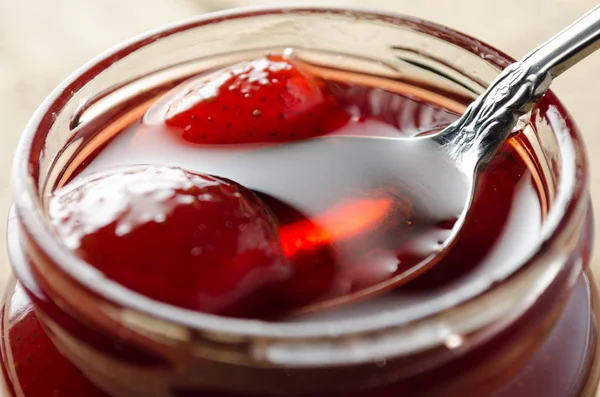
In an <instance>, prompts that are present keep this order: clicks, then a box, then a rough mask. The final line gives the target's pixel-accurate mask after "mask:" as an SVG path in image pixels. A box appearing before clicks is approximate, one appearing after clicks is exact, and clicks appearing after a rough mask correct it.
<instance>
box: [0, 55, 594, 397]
mask: <svg viewBox="0 0 600 397" xmlns="http://www.w3.org/2000/svg"><path fill="white" fill-rule="evenodd" d="M307 70H308V69H306V68H304V67H303V66H302V65H300V64H298V63H297V62H295V61H292V60H289V59H287V58H284V57H279V56H268V57H263V58H259V59H256V60H252V61H248V62H243V63H240V64H237V65H234V66H231V67H229V68H226V69H224V70H221V71H217V72H213V73H211V74H207V75H202V76H199V77H197V78H194V79H192V80H189V81H187V82H185V83H183V84H182V85H180V86H178V87H176V88H175V89H173V90H171V91H170V92H168V93H167V94H166V95H165V96H162V97H159V98H157V100H156V101H155V103H154V104H153V105H152V106H151V107H150V109H149V110H148V111H147V113H146V114H145V115H144V116H143V117H139V118H138V119H137V120H136V121H135V122H133V123H129V125H128V126H127V127H126V128H125V129H123V130H122V131H121V132H120V133H119V134H118V135H116V136H115V137H114V138H113V139H112V140H111V141H109V142H107V143H106V144H104V145H102V147H101V148H100V150H98V151H97V152H95V153H94V154H93V156H91V157H90V158H89V159H86V161H84V163H83V166H82V167H80V168H79V173H78V175H76V176H75V178H72V179H71V181H70V182H69V183H67V184H66V186H65V187H63V188H62V189H60V190H59V191H58V192H57V193H56V194H55V196H54V197H53V198H52V200H51V204H50V212H49V214H50V218H51V221H52V223H53V225H54V227H55V230H56V233H57V236H58V237H59V238H60V239H61V240H62V241H63V242H64V244H66V245H67V247H69V248H71V249H72V250H73V251H74V252H75V253H76V254H77V255H79V256H80V257H81V258H82V259H84V260H85V261H87V262H88V263H89V264H91V265H92V266H94V267H96V268H97V269H98V270H99V271H100V272H102V273H104V274H105V275H106V276H107V277H109V278H111V279H113V280H115V281H117V282H119V283H121V284H122V285H124V286H126V287H128V288H130V289H132V290H135V291H137V292H139V293H142V294H145V295H147V296H149V297H151V298H154V299H157V300H160V301H164V302H167V303H171V304H174V305H178V306H181V307H185V308H190V309H194V310H198V311H204V312H210V313H216V314H222V315H228V316H239V317H269V318H270V317H277V316H279V315H284V314H285V313H287V312H288V311H290V310H293V309H295V308H298V307H302V306H303V305H305V304H308V303H311V302H318V301H320V300H323V299H327V298H331V297H339V296H344V295H346V294H350V293H352V292H355V291H359V290H361V289H364V288H367V287H369V286H372V285H374V284H377V283H379V282H381V281H385V280H388V279H389V278H390V277H393V276H394V275H396V274H398V273H399V272H402V271H405V270H407V269H410V268H411V266H414V265H415V264H416V263H418V262H419V261H420V260H421V259H423V258H425V257H427V256H429V255H431V254H435V253H436V252H438V250H439V247H440V245H441V244H442V243H443V242H444V240H445V239H446V238H447V236H448V235H449V232H450V229H451V227H452V226H453V224H454V222H455V221H456V217H457V216H458V215H459V214H458V213H453V212H452V211H450V210H448V209H445V208H428V207H427V205H426V204H427V202H426V200H420V198H422V197H424V193H426V192H419V191H416V192H415V191H406V190H405V189H403V186H401V185H399V184H398V181H397V179H395V175H396V174H397V173H398V172H400V171H401V172H408V171H410V170H398V169H397V167H395V165H396V163H395V162H394V156H393V150H390V149H389V147H390V144H389V142H390V140H389V139H386V138H393V137H397V136H403V137H406V136H408V137H410V136H416V135H420V134H424V133H428V132H433V131H437V130H439V129H441V128H443V127H444V126H446V125H448V124H449V123H451V122H452V121H454V120H455V119H456V117H457V115H456V114H455V113H453V112H450V111H448V110H446V109H444V108H441V107H439V106H437V105H436V104H433V103H426V102H423V101H421V100H418V99H415V98H412V97H410V96H405V95H401V94H398V93H393V92H389V91H384V90H382V89H378V88H372V87H368V86H363V85H360V84H343V83H340V82H333V81H328V80H324V79H321V78H319V77H316V76H314V75H312V74H310V73H309V72H308V71H307ZM522 144H523V143H522V142H521V141H519V140H518V139H515V138H513V139H512V140H511V141H509V142H508V143H507V144H506V145H504V147H503V148H502V149H501V150H500V151H499V153H498V154H497V155H496V156H495V158H494V159H493V161H492V162H491V163H490V164H489V165H488V166H487V168H486V170H485V171H484V173H483V176H482V180H481V185H480V189H479V190H478V191H477V193H476V197H475V201H474V204H473V208H472V216H471V218H470V221H469V222H468V223H467V224H466V226H465V228H464V230H463V232H462V233H461V235H460V237H459V238H458V240H457V242H456V245H455V247H454V249H453V250H452V251H451V252H450V254H449V255H447V256H445V257H444V258H443V259H442V260H441V261H440V262H439V263H437V264H436V266H435V267H434V268H433V269H431V270H430V271H427V272H425V273H423V274H420V275H419V276H418V277H416V278H415V279H414V280H412V281H410V282H409V283H408V284H406V285H403V286H402V287H401V288H399V289H398V290H395V291H391V292H389V293H388V294H386V295H385V296H381V297H379V298H376V299H374V300H373V302H375V304H376V305H377V304H381V305H383V306H381V307H375V306H372V305H371V306H369V305H370V304H371V303H372V302H371V303H369V302H367V303H366V306H364V305H363V306H362V308H363V309H364V307H366V308H367V310H385V308H386V306H385V305H386V300H391V301H392V302H393V304H394V305H395V306H396V305H397V304H398V302H400V304H404V305H410V302H411V299H414V297H415V296H416V297H419V296H420V295H419V294H429V293H438V292H440V293H443V292H444V291H446V290H449V289H452V288H457V287H460V286H461V283H463V282H465V280H469V279H470V278H472V277H474V275H477V274H482V273H485V274H488V273H490V274H491V273H493V272H494V271H498V269H501V268H502V267H503V266H505V264H506V263H513V262H514V263H519V261H520V260H522V259H523V258H522V256H523V253H524V252H528V248H529V247H530V246H531V244H532V243H533V241H535V239H536V237H537V236H538V234H539V227H540V225H541V217H542V210H541V206H540V202H539V197H538V192H537V188H536V187H535V186H534V183H533V180H532V175H531V173H530V171H529V169H528V168H527V166H526V164H525V162H524V160H523V159H522V158H521V157H520V155H519V151H518V147H519V145H522ZM140 164H154V165H144V166H140ZM422 165H423V167H427V164H425V163H424V164H422ZM448 194H449V195H451V194H452V192H449V193H448ZM588 237H589V236H588ZM499 277H500V276H499ZM36 303H37V304H38V305H39V307H41V308H42V309H41V310H42V311H43V312H45V313H46V314H48V313H51V312H54V311H56V310H57V307H56V305H54V303H52V302H50V301H49V299H48V298H47V297H39V296H38V297H37V298H36ZM554 303H555V302H553V303H552V304H554ZM361 305H362V303H361ZM359 306H360V305H358V306H357V307H356V309H358V310H362V309H361V307H359ZM348 309H349V310H354V309H355V308H353V307H349V308H348ZM547 309H548V308H545V309H544V308H542V307H540V308H537V309H536V310H537V311H534V312H533V313H546V311H547ZM329 314H331V313H323V315H324V316H327V315H329ZM339 314H340V313H339V312H335V311H334V312H333V315H334V316H335V315H339ZM320 315H321V314H319V313H317V315H316V316H315V317H313V318H312V319H311V321H319V316H320ZM4 316H5V319H4V322H3V324H4V339H3V360H4V363H5V367H4V371H5V377H7V379H8V381H9V383H10V384H11V386H12V388H13V392H14V394H15V395H16V396H19V397H20V396H24V397H35V396H69V397H70V396H73V397H75V396H92V397H93V396H102V395H105V394H104V393H103V392H100V391H99V389H98V388H96V386H92V385H91V383H90V382H89V381H87V380H86V378H85V376H83V375H82V374H81V373H80V372H79V371H78V370H77V369H75V368H74V367H73V366H72V365H71V364H70V363H69V362H68V361H66V359H64V358H63V357H62V356H61V355H60V353H59V352H58V351H57V350H56V348H55V347H54V345H53V344H52V343H51V341H50V339H49V338H48V335H52V334H51V332H49V331H48V330H46V331H45V330H44V329H42V327H41V326H40V323H39V322H38V318H37V316H36V313H35V312H34V311H32V309H31V302H30V301H29V300H28V298H27V297H26V296H25V295H24V293H23V291H22V289H21V287H20V286H19V285H17V287H16V290H15V291H13V295H12V296H11V297H10V299H9V304H8V305H7V306H5V310H4ZM540 316H541V314H540ZM593 316H594V315H593V312H592V307H591V292H590V288H589V286H588V284H587V279H586V276H583V277H582V278H581V279H580V281H579V284H578V287H577V289H576V292H575V293H574V294H573V296H572V297H571V298H570V301H569V303H568V305H567V309H566V310H565V312H564V313H563V314H562V316H561V318H560V320H559V322H558V323H557V325H555V326H554V328H553V329H552V331H551V332H550V336H549V337H548V339H546V340H544V341H540V343H542V342H543V343H542V344H541V345H540V346H536V347H538V349H537V350H536V351H535V352H532V353H531V355H529V356H527V358H526V359H523V360H522V362H520V364H519V365H515V366H514V367H510V368H508V369H507V370H506V371H504V372H503V374H502V377H503V379H499V378H498V377H499V375H497V377H496V379H495V380H490V381H489V382H486V383H485V385H479V386H481V387H482V388H481V389H477V390H476V391H474V393H475V394H474V396H477V397H479V396H484V395H486V396H487V395H492V396H494V397H530V396H533V395H540V396H541V395H543V396H544V397H565V396H571V395H573V396H578V395H579V394H577V393H579V391H580V390H581V388H582V387H583V383H585V379H586V377H587V373H588V372H589V368H590V360H591V359H590V354H591V353H590V351H591V349H592V348H591V346H595V337H594V336H593V335H595V325H594V322H593ZM538 317H539V316H538ZM531 318H535V320H532V319H531ZM531 318H528V319H524V320H523V321H522V322H520V323H518V324H515V325H514V326H513V327H511V328H510V329H509V330H507V331H506V332H505V333H504V334H502V335H501V336H499V337H498V338H494V339H493V340H492V341H490V342H489V343H488V344H486V345H484V346H481V347H480V348H479V349H476V350H475V351H474V352H472V353H471V354H468V355H466V356H465V357H461V358H460V359H457V360H456V362H452V363H450V364H449V365H445V366H442V367H441V368H437V369H434V370H432V372H431V373H429V372H427V373H425V374H424V376H422V377H415V379H411V380H409V381H408V382H403V381H402V382H401V381H398V382H394V381H390V384H389V385H387V386H385V387H377V388H374V389H369V390H365V391H357V392H356V393H354V392H353V393H348V392H347V391H346V392H343V393H337V394H333V395H336V396H341V397H344V396H348V397H370V396H381V397H387V396H389V397H392V396H399V395H414V396H431V395H439V396H442V397H459V396H461V395H464V394H456V393H454V392H452V391H448V392H443V391H440V390H436V391H435V392H432V390H435V389H436V386H435V383H436V382H437V380H439V382H440V384H442V382H446V381H448V380H451V379H453V378H456V379H458V378H460V377H461V376H463V375H464V374H469V373H471V372H472V371H478V370H481V369H485V368H487V365H489V364H490V362H491V361H493V359H492V358H491V357H495V356H496V355H502V354H503V352H504V351H508V349H509V348H510V346H512V345H513V344H515V343H518V341H519V340H520V339H519V338H521V339H522V338H525V336H526V335H527V333H528V332H532V330H533V329H535V328H536V327H539V326H541V325H540V324H541V320H540V321H538V320H539V319H538V318H537V317H536V316H535V315H533V314H532V317H531ZM55 321H56V320H55ZM65 323H68V324H70V325H69V327H68V328H69V329H70V332H71V333H72V334H73V335H79V336H77V337H78V338H81V340H83V341H84V342H83V343H85V344H87V345H91V346H93V347H94V348H96V349H97V350H98V351H100V352H102V354H108V355H109V356H111V357H113V358H116V359H117V360H120V361H122V362H124V363H127V365H129V363H131V365H132V367H135V368H139V366H144V365H146V366H148V368H150V369H149V370H154V369H153V368H154V367H153V366H156V367H157V368H159V369H162V368H163V367H162V366H163V365H164V363H161V362H158V363H157V362H155V361H153V359H152V358H147V357H145V356H143V355H142V356H141V358H139V357H138V355H137V353H135V354H133V353H131V354H130V353H129V352H127V353H123V351H122V350H121V349H120V348H116V347H115V346H113V345H114V344H113V343H112V342H111V341H108V342H107V341H106V340H105V339H103V338H104V337H103V336H99V337H97V338H92V337H89V335H88V333H92V334H93V333H94V332H95V331H92V330H91V329H88V328H86V325H85V324H82V323H79V322H77V321H75V320H73V319H69V320H65ZM63 326H64V324H63ZM566 339H569V340H570V341H572V344H571V345H567V344H564V343H563V342H564V340H566ZM569 346H571V347H569ZM125 350H127V349H125ZM549 357H551V359H549ZM490 360H491V361H490ZM490 368H491V369H490V371H493V370H494V368H492V367H490ZM575 369H576V370H575ZM565 371H566V372H565ZM567 372H568V373H567ZM40 374H41V375H40ZM115 376H117V377H118V376H120V377H123V378H125V379H126V376H127V375H126V373H125V374H119V375H115ZM290 376H293V372H290ZM431 379H436V382H432V381H431ZM542 379H543V381H541V382H540V380H542ZM101 386H102V385H101ZM541 388H543V390H544V393H543V394H536V393H537V391H536V390H538V391H539V390H542V389H541ZM172 392H173V395H176V396H193V397H196V396H198V397H201V396H211V397H226V396H236V395H240V394H235V393H233V394H232V393H230V392H218V391H212V390H180V389H177V390H175V389H173V390H172ZM407 393H408V394H407ZM432 393H434V394H432ZM274 395H278V394H277V393H275V394H274ZM313 395H314V396H315V397H319V396H325V394H318V395H317V394H311V396H313ZM328 395H329V394H328Z"/></svg>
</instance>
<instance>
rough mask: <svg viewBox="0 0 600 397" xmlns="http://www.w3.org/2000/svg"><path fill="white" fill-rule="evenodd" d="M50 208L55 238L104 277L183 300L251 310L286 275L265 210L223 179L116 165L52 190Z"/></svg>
mask: <svg viewBox="0 0 600 397" xmlns="http://www.w3.org/2000/svg"><path fill="white" fill-rule="evenodd" d="M49 215H50V219H51V222H52V225H53V226H54V229H55V230H56V233H57V235H58V236H59V237H60V239H61V240H62V241H63V243H64V244H65V245H66V246H67V247H68V248H70V249H72V250H73V251H74V252H76V253H77V254H78V255H79V256H80V257H81V258H82V259H84V260H85V261H86V262H88V263H89V264H91V265H92V266H94V267H96V268H98V269H99V270H100V271H102V272H103V273H104V274H105V275H106V276H107V277H108V278H110V279H112V280H114V281H116V282H118V283H120V284H122V285H124V286H125V287H128V288H130V289H132V290H135V291H137V292H139V293H142V294H144V295H146V296H148V297H150V298H153V299H156V300H159V301H163V302H166V303H170V304H173V305H177V306H180V307H183V308H188V309H193V310H198V311H202V312H208V313H214V314H222V315H229V316H238V317H254V316H260V315H261V314H262V311H264V310H268V309H269V307H270V304H269V301H270V300H272V299H273V296H274V295H273V294H274V293H275V292H274V291H275V288H274V286H275V285H276V284H280V283H281V282H285V281H286V280H288V279H289V278H290V277H292V275H293V271H292V270H293V269H292V265H291V264H290V262H289V261H288V260H287V258H286V257H285V255H284V254H283V250H282V248H281V244H280V242H279V238H278V231H277V223H276V221H275V220H274V218H273V217H272V215H271V213H270V212H269V210H268V209H267V208H266V207H265V206H264V205H263V204H262V202H261V201H260V200H259V199H258V198H257V197H256V196H255V195H254V194H253V193H252V192H251V191H249V190H248V189H245V188H244V187H242V186H240V185H239V184H236V183H234V182H232V181H229V180H224V179H219V178H216V177H212V176H208V175H201V174H195V173H190V172H187V171H184V170H182V169H179V168H170V167H163V166H130V167H124V168H117V169H112V170H110V171H109V172H106V173H103V174H100V175H95V176H92V177H91V178H90V177H87V178H83V181H82V183H72V184H70V185H69V187H67V188H64V189H62V190H60V191H58V192H57V193H56V194H55V195H54V196H53V197H52V199H51V202H50V205H49Z"/></svg>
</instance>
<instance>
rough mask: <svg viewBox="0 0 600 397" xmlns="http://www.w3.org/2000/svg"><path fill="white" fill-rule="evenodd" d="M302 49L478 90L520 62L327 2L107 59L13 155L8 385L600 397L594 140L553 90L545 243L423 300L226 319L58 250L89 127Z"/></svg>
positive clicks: (194, 26) (44, 109) (185, 30)
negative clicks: (590, 156) (262, 57)
mask: <svg viewBox="0 0 600 397" xmlns="http://www.w3.org/2000/svg"><path fill="white" fill-rule="evenodd" d="M287 47H293V48H294V49H296V50H297V51H300V52H302V51H306V54H305V56H307V57H312V59H311V60H312V61H313V62H315V63H321V64H330V65H331V64H333V65H336V66H337V67H338V68H343V69H348V70H354V71H357V72H361V73H367V74H369V75H370V76H372V77H373V78H374V79H377V78H379V79H380V80H378V81H381V82H384V81H385V80H386V79H388V80H389V79H394V80H395V81H398V82H404V83H406V84H410V85H412V86H415V87H421V88H426V91H427V92H434V93H435V92H437V93H443V95H442V97H444V98H463V99H465V100H467V101H468V100H470V99H473V98H475V97H476V96H477V95H478V94H479V93H481V92H482V91H483V90H484V88H485V86H486V85H487V84H489V83H490V82H491V81H492V80H493V78H494V77H495V76H496V75H497V74H498V72H499V70H501V69H502V68H504V67H505V66H506V65H508V64H509V63H510V62H512V60H511V59H510V58H509V57H508V56H506V55H504V54H503V53H501V52H500V51H498V50H495V49H494V48H492V47H490V46H488V45H486V44H484V43H481V42H480V41H478V40H476V39H474V38H471V37H468V36H466V35H463V34H461V33H458V32H456V31H453V30H451V29H448V28H446V27H442V26H439V25H436V24H433V23H430V22H426V21H423V20H420V19H416V18H411V17H406V16H401V15H394V14H385V13H371V12H365V11H355V10H344V9H319V8H277V9H273V8H254V9H247V10H241V11H240V10H237V11H227V12H222V13H216V14H211V15H203V16H200V17H196V18H193V19H191V20H189V21H185V22H182V23H179V24H176V25H172V26H168V27H164V28H161V29H159V30H156V31H153V32H149V33H147V34H145V35H142V36H140V37H136V38H134V39H132V40H130V41H128V42H126V43H124V44H123V45H121V46H119V47H117V48H114V49H112V50H110V51H108V52H107V53H105V54H103V55H101V56H99V57H98V58H96V59H94V60H92V61H91V62H90V63H88V64H86V65H85V66H83V67H82V68H80V69H79V70H77V71H76V72H75V73H74V74H73V75H71V76H70V77H69V78H68V79H67V80H66V81H65V82H63V83H62V84H61V85H60V86H59V87H58V88H57V89H56V90H55V91H54V92H53V93H52V94H51V95H50V96H49V97H48V99H46V101H45V102H44V103H43V104H42V105H41V107H40V108H39V109H38V110H37V111H36V113H35V114H34V115H33V117H32V119H31V121H30V122H29V124H28V126H27V127H26V130H25V132H24V135H23V138H22V140H21V143H20V146H19V149H18V151H17V153H16V158H15V163H14V164H15V167H14V175H13V188H14V208H13V211H12V212H11V216H10V219H9V225H8V228H9V242H8V243H9V251H10V259H11V263H12V266H13V268H14V271H15V274H16V279H15V280H13V281H12V282H11V283H10V285H9V287H8V292H7V295H6V301H5V304H4V306H3V311H2V316H3V320H4V321H3V322H2V345H1V347H2V363H3V373H4V379H5V381H6V382H5V383H6V386H7V389H9V390H10V392H12V394H13V395H15V396H19V397H20V396H25V397H33V396H50V395H60V396H82V395H85V396H104V395H110V396H116V397H130V396H143V397H146V396H148V397H150V396H153V397H167V396H169V397H171V396H215V397H218V396H246V395H248V396H252V395H253V396H264V395H307V396H329V395H336V396H348V397H351V396H356V397H368V396H381V397H383V396H399V395H406V396H408V395H410V396H440V397H455V396H465V395H469V396H496V397H505V396H510V397H520V396H544V397H569V396H573V397H581V396H592V395H594V393H595V389H596V386H597V384H598V380H599V374H600V372H599V370H598V363H597V358H596V357H597V355H596V353H597V349H598V346H597V324H596V314H597V310H598V306H597V287H596V285H595V283H594V280H593V277H592V275H591V274H590V271H589V268H588V263H589V255H590V248H591V243H590V242H591V239H592V225H593V221H592V213H591V209H590V199H589V194H588V190H587V183H588V175H587V172H588V171H587V168H586V158H585V152H584V148H583V144H582V142H581V138H580V135H579V132H578V131H577V128H576V127H575V125H574V124H573V121H572V119H571V118H570V117H569V115H568V113H567V112H566V110H565V109H564V107H563V106H562V105H561V104H560V102H559V101H558V100H557V99H556V97H555V96H554V94H553V93H552V92H549V93H548V94H547V95H545V97H544V98H543V99H542V101H541V102H540V104H539V105H538V106H537V107H536V109H535V110H534V111H533V112H532V113H531V115H530V118H529V121H528V122H527V120H525V123H524V124H523V125H524V128H523V130H522V131H523V132H522V133H521V136H522V139H523V141H524V142H526V143H527V144H526V145H524V146H522V151H523V153H522V154H523V157H524V158H527V159H529V163H528V165H529V167H530V168H531V169H532V170H534V171H535V175H536V180H537V182H538V185H539V187H540V201H541V204H542V208H543V210H544V216H543V218H544V220H543V224H542V228H541V230H540V231H539V236H535V237H536V238H535V239H534V240H533V241H534V242H533V243H532V244H531V247H529V250H528V251H527V252H525V254H524V255H522V256H521V257H519V258H518V259H515V258H512V257H511V258H508V257H507V258H506V260H505V261H504V262H505V263H504V264H503V265H502V266H500V267H499V268H497V269H479V271H478V272H475V274H474V275H472V277H471V278H470V280H469V281H468V282H467V281H465V282H464V283H462V284H461V283H458V284H454V285H451V288H446V290H445V291H443V293H437V294H432V295H427V296H422V297H419V299H417V300H415V301H414V305H412V306H410V307H409V308H407V307H401V308H394V307H392V308H387V309H386V310H384V311H380V312H372V313H368V314H365V313H363V314H361V315H360V316H354V317H351V318H343V319H329V320H326V321H315V322H305V323H297V322H296V323H295V322H290V323H277V322H262V321H257V320H240V319H232V318H222V317H218V316H213V315H208V314H202V313H197V312H191V311H187V310H184V309H180V308H176V307H172V306H169V305H167V304H163V303H159V302H156V301H153V300H151V299H149V298H146V297H143V296H140V295H138V294H136V293H134V292H132V291H129V290H127V289H125V288H123V287H121V286H119V285H117V284H115V283H113V282H111V281H110V280H107V279H105V278H103V277H102V275H101V274H100V273H99V272H97V271H95V270H94V269H93V268H91V267H90V266H89V265H87V264H85V263H82V262H81V261H80V260H79V259H78V258H77V257H75V256H74V255H73V254H72V253H71V252H70V251H68V250H67V249H66V248H64V247H63V246H62V245H61V244H59V243H58V241H57V240H56V239H55V238H54V236H53V234H52V232H51V231H50V228H49V227H48V224H47V221H46V216H45V213H46V204H47V197H48V195H49V193H51V192H52V191H53V190H54V189H55V188H56V187H57V186H61V185H62V184H63V183H64V180H65V179H67V178H68V176H69V175H70V174H72V173H73V171H74V169H76V168H77V167H79V166H80V161H79V162H78V159H81V157H78V156H81V155H82V154H85V153H86V151H89V150H91V149H90V148H94V147H95V146H94V145H96V146H97V145H98V144H97V142H96V141H95V140H94V138H95V137H94V135H93V134H87V135H86V134H81V130H82V128H87V129H88V130H93V129H94V125H96V124H95V123H106V119H103V120H100V119H102V118H103V117H105V113H103V111H102V109H107V108H119V107H120V108H123V107H127V106H132V105H131V103H130V102H128V101H127V98H128V96H130V95H132V93H137V94H139V93H140V92H151V91H152V87H155V86H158V85H159V84H162V83H164V82H165V81H175V80H178V79H179V80H181V78H183V77H186V76H189V75H193V74H194V73H195V72H196V71H197V70H200V69H199V68H201V69H202V70H206V69H207V68H210V67H211V66H215V65H220V64H224V63H229V62H232V61H234V60H237V59H244V58H246V57H248V56H249V55H251V54H254V53H257V52H258V53H262V52H264V50H265V49H284V48H287ZM331 54H336V55H335V56H334V55H331ZM361 59H362V60H364V62H361V61H360V60H361ZM383 88H385V87H383ZM424 92H425V91H424ZM114 93H117V94H118V95H116V96H115V95H109V94H114ZM438 96H439V95H438ZM115 97H116V98H120V99H119V100H118V101H117V102H115V101H114V98H115ZM108 98H112V99H111V100H109V99H108ZM137 101H138V102H136V103H139V97H138V99H137ZM448 103H449V104H450V103H451V101H450V100H448ZM99 109H100V110H99ZM532 172H533V171H532ZM17 280H18V281H17Z"/></svg>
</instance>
